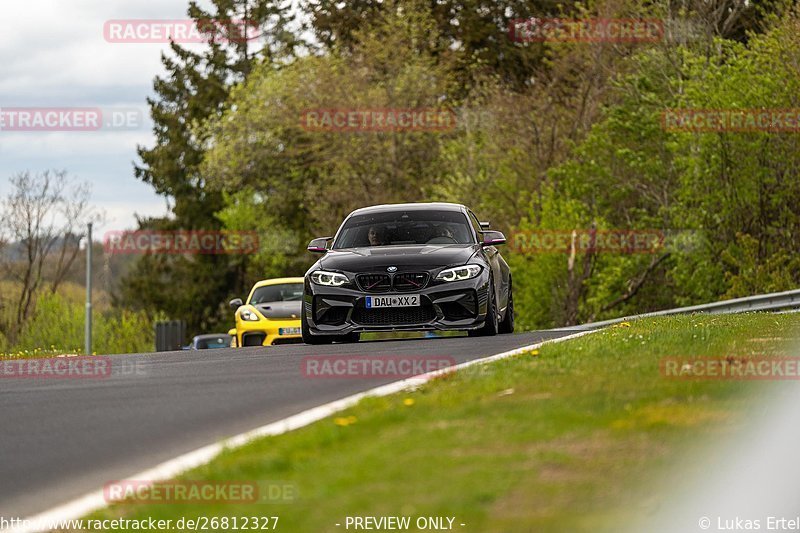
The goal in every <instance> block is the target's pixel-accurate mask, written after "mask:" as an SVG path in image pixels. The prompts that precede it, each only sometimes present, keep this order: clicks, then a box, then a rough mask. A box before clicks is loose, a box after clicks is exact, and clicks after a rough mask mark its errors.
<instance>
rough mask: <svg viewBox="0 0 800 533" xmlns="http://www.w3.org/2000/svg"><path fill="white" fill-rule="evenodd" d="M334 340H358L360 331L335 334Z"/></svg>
mask: <svg viewBox="0 0 800 533" xmlns="http://www.w3.org/2000/svg"><path fill="white" fill-rule="evenodd" d="M333 340H335V341H336V342H358V341H360V340H361V333H358V332H354V333H348V334H347V335H336V336H335V337H334V339H333Z"/></svg>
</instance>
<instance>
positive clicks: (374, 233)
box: [367, 226, 386, 246]
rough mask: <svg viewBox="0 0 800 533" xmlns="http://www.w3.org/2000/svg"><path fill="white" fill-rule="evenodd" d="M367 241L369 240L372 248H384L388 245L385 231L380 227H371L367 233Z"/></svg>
mask: <svg viewBox="0 0 800 533" xmlns="http://www.w3.org/2000/svg"><path fill="white" fill-rule="evenodd" d="M367 239H369V245H370V246H383V245H384V244H386V242H385V241H384V238H383V231H382V230H381V228H380V227H379V226H370V228H369V231H368V232H367Z"/></svg>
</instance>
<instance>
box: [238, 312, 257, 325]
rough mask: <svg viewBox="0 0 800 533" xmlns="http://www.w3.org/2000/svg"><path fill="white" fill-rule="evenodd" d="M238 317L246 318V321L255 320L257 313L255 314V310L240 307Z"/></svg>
mask: <svg viewBox="0 0 800 533" xmlns="http://www.w3.org/2000/svg"><path fill="white" fill-rule="evenodd" d="M239 317H241V319H242V320H246V321H248V322H255V321H256V320H259V318H258V315H257V314H255V312H253V311H251V310H250V309H242V310H241V311H239Z"/></svg>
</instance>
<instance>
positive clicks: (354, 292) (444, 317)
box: [303, 271, 490, 335]
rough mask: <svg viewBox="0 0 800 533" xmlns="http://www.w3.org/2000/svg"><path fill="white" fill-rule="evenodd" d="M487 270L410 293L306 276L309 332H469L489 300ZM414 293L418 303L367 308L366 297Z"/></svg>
mask: <svg viewBox="0 0 800 533" xmlns="http://www.w3.org/2000/svg"><path fill="white" fill-rule="evenodd" d="M489 290H490V288H489V274H488V272H486V271H483V272H481V274H480V275H478V276H477V277H475V278H473V279H469V280H465V281H456V282H450V283H446V282H439V283H432V282H429V283H428V285H426V286H425V287H424V288H423V289H419V290H413V291H408V292H396V291H391V292H380V293H378V292H376V293H373V292H365V291H363V290H361V289H360V288H358V287H357V285H356V284H355V283H352V284H350V286H343V287H327V286H321V285H316V284H315V283H312V282H311V280H310V279H309V278H306V280H305V291H304V304H303V313H305V319H306V323H307V325H308V329H309V331H310V333H312V334H315V335H345V334H348V333H363V332H370V331H430V330H444V331H469V330H475V329H479V328H481V327H482V326H483V325H484V321H485V320H486V312H487V309H488V302H489ZM409 294H418V295H419V296H420V305H419V306H416V307H391V308H377V309H367V307H366V297H367V296H408V295H409Z"/></svg>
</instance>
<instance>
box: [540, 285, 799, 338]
mask: <svg viewBox="0 0 800 533" xmlns="http://www.w3.org/2000/svg"><path fill="white" fill-rule="evenodd" d="M785 309H800V289H795V290H791V291H784V292H773V293H770V294H759V295H756V296H746V297H744V298H734V299H733V300H723V301H721V302H713V303H710V304H701V305H691V306H689V307H678V308H675V309H665V310H663V311H653V312H652V313H643V314H641V315H631V316H625V317H622V318H614V319H611V320H603V321H601V322H589V323H588V324H580V325H577V326H567V327H563V328H555V329H554V330H553V331H566V330H589V329H597V328H602V327H605V326H610V325H612V324H619V323H620V322H627V321H629V320H635V319H637V318H648V317H652V316H667V315H687V314H690V313H709V314H725V313H744V312H746V311H780V310H785Z"/></svg>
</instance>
